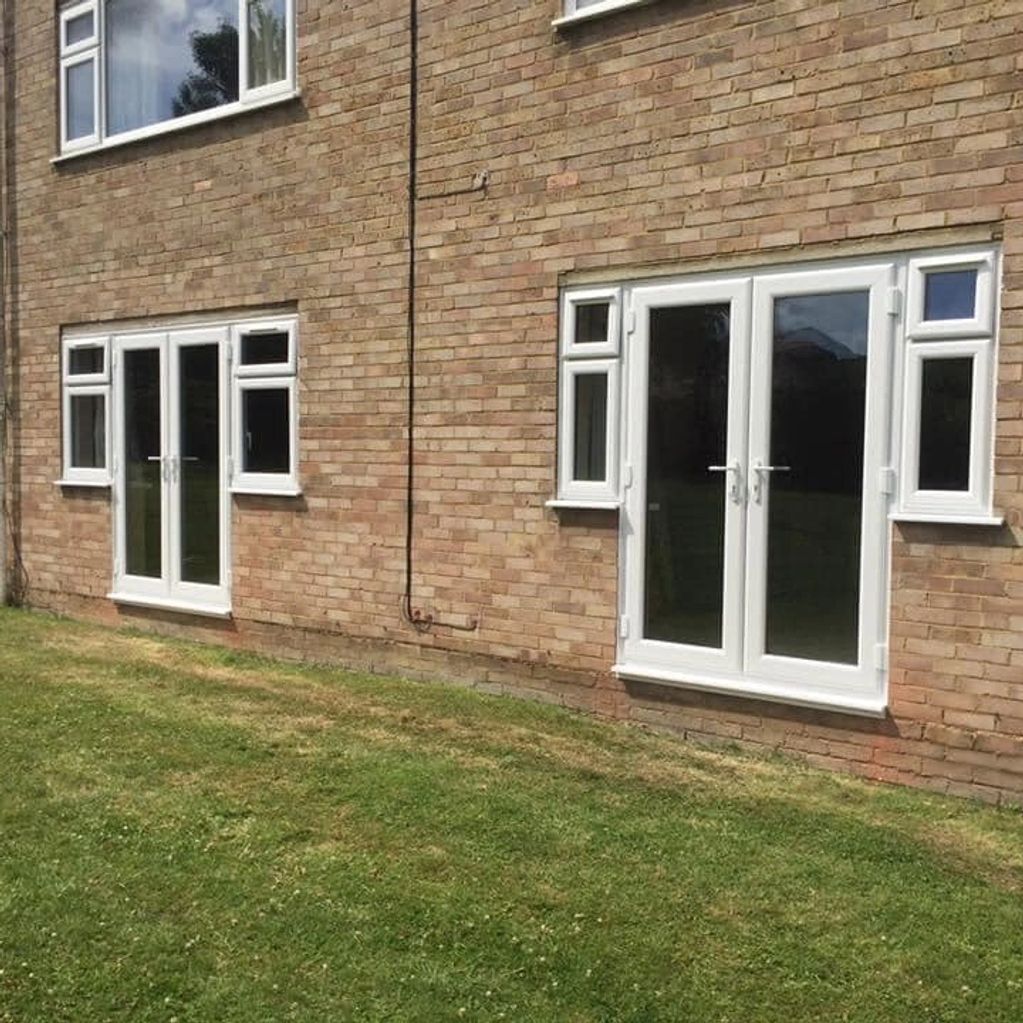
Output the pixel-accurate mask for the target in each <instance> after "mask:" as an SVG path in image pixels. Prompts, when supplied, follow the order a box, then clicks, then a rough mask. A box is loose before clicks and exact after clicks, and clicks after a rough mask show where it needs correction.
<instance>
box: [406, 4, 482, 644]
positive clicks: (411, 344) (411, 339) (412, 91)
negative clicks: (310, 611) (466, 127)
mask: <svg viewBox="0 0 1023 1023" xmlns="http://www.w3.org/2000/svg"><path fill="white" fill-rule="evenodd" d="M418 107H419V2H418V0H410V3H409V116H408V284H407V297H406V303H405V310H406V322H405V335H406V343H407V351H408V355H407V360H408V410H407V422H406V427H405V428H406V431H407V437H408V461H407V463H406V466H405V472H406V475H405V596H404V598H403V600H402V606H401V610H402V616H403V617H404V619H405V621H407V622H408V623H409V624H410V625H411V626H412V627H413V628H414V629H415V630H416V631H417V632H429V631H430V630H431V629H432V628H433V627H434V626H435V625H440V626H443V627H444V628H448V629H454V630H455V631H457V632H475V631H476V630H477V629H478V628H479V626H480V620H479V618H478V617H473V618H470V619H469V620H468V622H467V623H465V624H463V623H461V622H454V621H449V620H445V619H443V618H439V617H437V616H436V615H435V614H434V613H433V612H432V611H424V610H423V609H422V608H420V607H416V606H415V600H414V598H413V593H412V577H413V573H414V569H415V549H414V541H413V537H414V534H415V505H414V499H415V482H416V478H415V450H416V445H415V439H416V435H415V421H416V420H415V412H416V206H417V203H418V199H419V196H418V193H417V188H418V175H417V170H418V168H417V157H418V152H419V110H418ZM488 177H489V176H488V175H487V174H486V173H485V172H484V173H483V174H478V175H476V177H475V179H474V181H473V185H472V187H471V188H465V189H457V190H455V191H453V192H444V193H438V194H437V195H432V196H424V198H426V199H439V198H442V197H445V196H448V195H461V194H468V193H470V192H477V191H480V190H482V189H485V188H486V186H487V181H488Z"/></svg>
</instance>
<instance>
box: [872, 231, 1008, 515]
mask: <svg viewBox="0 0 1023 1023" xmlns="http://www.w3.org/2000/svg"><path fill="white" fill-rule="evenodd" d="M943 270H976V271H977V294H976V300H975V307H974V315H973V316H972V317H970V318H968V319H958V320H931V321H928V320H925V319H924V317H923V313H924V295H925V286H926V279H925V278H926V274H927V273H930V272H933V271H943ZM906 272H907V282H906V315H905V321H906V322H905V331H904V337H903V347H904V351H903V358H902V364H903V368H902V409H901V417H900V421H899V424H898V429H899V440H898V444H897V447H896V450H897V452H898V455H899V487H898V502H897V507H896V509H895V511H894V512H893V513H892V518H893V519H895V520H897V521H916V522H947V523H963V524H971V523H974V524H978V525H993V524H997V523H1000V522H1001V521H1002V519H1001V517H1000V516H998V515H996V514H995V513H994V509H993V501H994V436H995V390H996V386H997V373H998V358H997V354H998V304H999V303H998V301H997V297H998V293H999V287H998V280H999V272H1000V260H999V253H998V250H997V249H996V248H994V247H993V246H988V247H985V248H965V249H958V250H954V251H953V250H947V251H944V252H939V253H933V254H926V255H922V256H915V257H910V258H909V260H908V268H907V271H906ZM952 358H970V359H972V360H973V381H972V388H973V394H972V399H971V411H970V474H969V481H970V482H969V489H968V490H921V489H920V488H919V486H918V482H919V469H920V427H921V422H920V418H921V411H922V393H921V385H922V378H923V364H924V363H925V362H926V361H928V360H931V359H952Z"/></svg>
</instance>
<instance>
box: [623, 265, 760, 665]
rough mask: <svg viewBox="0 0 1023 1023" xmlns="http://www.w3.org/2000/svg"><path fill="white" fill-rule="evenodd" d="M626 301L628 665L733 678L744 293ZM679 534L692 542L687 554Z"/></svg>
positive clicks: (738, 601) (657, 293)
mask: <svg viewBox="0 0 1023 1023" xmlns="http://www.w3.org/2000/svg"><path fill="white" fill-rule="evenodd" d="M633 298H634V306H633V309H634V313H635V316H636V322H637V323H638V324H642V326H641V327H640V329H638V330H636V331H635V332H634V333H633V334H632V335H630V337H629V344H630V346H631V347H630V350H629V355H628V358H629V362H628V365H629V370H630V372H629V385H628V386H629V390H628V398H627V404H628V408H629V410H630V411H629V426H630V430H629V437H628V443H629V447H630V450H631V452H632V454H631V456H630V458H629V460H628V463H627V465H628V468H627V469H626V480H625V482H626V493H627V495H628V509H627V521H628V528H627V530H626V532H625V546H626V550H625V558H624V563H625V565H626V566H629V570H628V571H627V573H626V578H625V580H624V581H625V585H626V592H627V595H628V596H627V601H626V603H627V610H626V614H625V623H626V625H627V627H628V629H629V634H630V639H631V642H630V643H629V644H628V645H629V647H630V651H629V652H630V655H631V656H630V658H629V659H630V660H636V659H637V658H638V660H640V661H641V662H642V663H645V664H649V665H653V666H656V667H659V668H663V669H668V670H670V669H672V668H674V667H676V666H677V665H678V664H679V663H680V661H681V662H684V663H685V665H686V667H687V668H688V669H689V670H690V671H695V672H700V673H711V674H726V675H733V676H734V675H738V674H739V673H741V671H742V654H743V594H744V577H745V565H744V551H745V536H746V514H745V503H746V502H745V488H746V484H745V468H744V466H745V459H746V442H745V437H746V432H747V429H748V406H747V404H746V403H745V402H743V401H735V400H732V395H733V394H742V393H745V391H746V390H747V388H748V386H749V345H748V336H749V316H750V299H751V286H750V281H749V279H748V278H747V279H736V280H717V281H710V282H706V283H695V284H675V285H665V286H655V287H649V288H640V289H637V290H636V292H635V293H634V296H633ZM679 337H688V338H689V339H691V340H692V341H693V342H694V343H693V344H689V345H686V344H685V343H684V342H683V343H682V344H681V345H679V344H675V343H673V342H674V341H675V340H676V339H678V338H679ZM690 399H691V400H690ZM673 416H679V417H684V418H685V420H686V421H685V423H680V422H672V421H671V420H672V417H673ZM683 531H685V532H687V533H688V537H689V539H691V540H692V541H693V542H692V543H691V544H689V545H688V551H687V552H686V553H685V554H683V553H682V552H680V550H679V544H678V543H677V542H676V541H677V540H679V539H680V535H679V534H680V533H681V532H683ZM634 566H645V568H644V569H643V570H641V571H634V570H632V568H633V567H634ZM678 568H681V569H682V571H681V572H680V571H677V569H678ZM685 576H688V578H684V577H685ZM697 580H698V581H697ZM680 609H681V612H680Z"/></svg>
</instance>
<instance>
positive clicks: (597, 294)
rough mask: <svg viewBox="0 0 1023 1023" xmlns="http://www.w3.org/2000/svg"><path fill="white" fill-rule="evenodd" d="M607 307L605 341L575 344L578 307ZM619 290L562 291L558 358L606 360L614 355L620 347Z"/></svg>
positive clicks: (620, 296)
mask: <svg viewBox="0 0 1023 1023" xmlns="http://www.w3.org/2000/svg"><path fill="white" fill-rule="evenodd" d="M605 302H606V303H607V304H608V306H609V309H608V315H607V338H606V339H605V340H604V341H603V342H602V343H593V344H576V340H575V325H576V315H577V311H578V309H579V306H582V305H601V304H603V303H605ZM621 304H622V293H621V289H620V288H579V289H574V290H572V291H565V292H564V293H563V294H562V300H561V355H562V358H564V359H610V358H615V357H617V356H618V354H619V352H620V346H621V333H622V331H621Z"/></svg>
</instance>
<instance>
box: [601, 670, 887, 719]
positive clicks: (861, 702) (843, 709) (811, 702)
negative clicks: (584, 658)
mask: <svg viewBox="0 0 1023 1023" xmlns="http://www.w3.org/2000/svg"><path fill="white" fill-rule="evenodd" d="M611 671H612V672H613V673H614V674H615V675H616V676H617V677H618V678H623V679H631V680H634V681H636V682H653V683H657V684H660V685H667V686H674V687H676V688H679V689H698V690H700V691H702V692H710V693H718V694H720V695H724V696H739V697H745V698H746V699H749V700H767V701H769V702H771V703H784V704H788V705H791V706H795V707H810V708H812V709H814V710H827V711H837V712H839V713H842V714H857V715H859V716H861V717H871V718H881V717H884V716H885V713H886V711H887V709H888V703H887V700H885V698H884V697H883V696H878V695H874V694H863V695H857V694H855V693H837V692H835V691H833V690H823V689H809V688H807V687H805V686H797V685H786V684H785V683H783V682H766V681H765V682H758V681H756V680H754V679H748V678H744V679H741V680H732V679H727V678H713V677H704V676H700V675H693V674H690V673H689V672H684V673H683V672H674V671H667V670H665V669H663V668H651V667H646V666H643V665H638V664H629V663H624V664H616V665H615V666H614V667H613V668H612V669H611Z"/></svg>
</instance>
